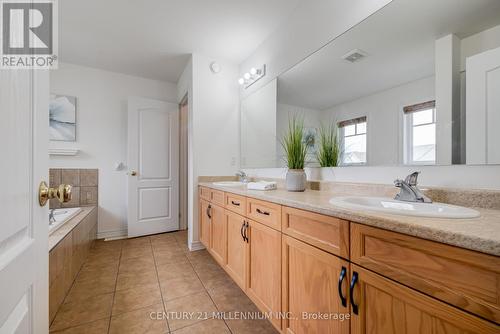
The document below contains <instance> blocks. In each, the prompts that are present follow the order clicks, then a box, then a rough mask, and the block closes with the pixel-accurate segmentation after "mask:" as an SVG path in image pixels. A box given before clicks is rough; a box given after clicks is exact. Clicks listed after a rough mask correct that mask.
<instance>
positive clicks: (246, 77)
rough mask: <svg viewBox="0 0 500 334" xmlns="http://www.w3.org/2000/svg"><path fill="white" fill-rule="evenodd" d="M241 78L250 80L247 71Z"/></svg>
mask: <svg viewBox="0 0 500 334" xmlns="http://www.w3.org/2000/svg"><path fill="white" fill-rule="evenodd" d="M243 78H245V79H246V80H250V73H248V72H247V73H245V74H244V75H243Z"/></svg>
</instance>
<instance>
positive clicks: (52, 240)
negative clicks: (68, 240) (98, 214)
mask: <svg viewBox="0 0 500 334" xmlns="http://www.w3.org/2000/svg"><path fill="white" fill-rule="evenodd" d="M94 209H96V207H95V206H87V207H82V211H80V212H79V213H78V214H77V215H76V216H74V217H73V218H71V219H70V220H68V221H67V222H66V223H64V224H63V225H62V226H61V227H59V228H58V229H57V230H55V231H54V232H53V233H51V234H49V252H50V251H51V250H52V249H53V248H54V247H55V246H57V244H58V243H59V242H61V240H62V239H64V237H65V236H67V235H68V233H70V232H71V231H72V230H73V229H74V228H75V227H76V226H77V225H78V224H79V223H80V222H81V221H82V220H83V219H84V218H85V217H87V216H88V215H89V213H91V212H92V210H94Z"/></svg>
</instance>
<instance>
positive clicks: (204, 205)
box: [199, 199, 212, 249]
mask: <svg viewBox="0 0 500 334" xmlns="http://www.w3.org/2000/svg"><path fill="white" fill-rule="evenodd" d="M199 209H200V213H199V216H200V219H199V222H200V241H201V243H202V244H203V245H204V246H205V247H206V248H207V249H210V217H211V214H210V211H211V210H212V205H210V203H209V202H208V201H206V200H204V199H201V200H200V205H199Z"/></svg>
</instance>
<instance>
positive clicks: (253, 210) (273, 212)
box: [247, 198, 281, 231]
mask: <svg viewBox="0 0 500 334" xmlns="http://www.w3.org/2000/svg"><path fill="white" fill-rule="evenodd" d="M247 217H248V218H251V219H253V220H255V221H258V222H259V223H262V224H264V225H267V226H269V227H272V228H274V229H275V230H278V231H281V205H278V204H274V203H269V202H265V201H260V200H257V199H254V198H248V199H247Z"/></svg>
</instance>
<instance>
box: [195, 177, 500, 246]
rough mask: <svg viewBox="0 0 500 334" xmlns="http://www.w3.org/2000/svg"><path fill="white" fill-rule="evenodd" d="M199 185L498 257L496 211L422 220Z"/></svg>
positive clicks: (499, 213) (296, 196)
mask: <svg viewBox="0 0 500 334" xmlns="http://www.w3.org/2000/svg"><path fill="white" fill-rule="evenodd" d="M199 185H200V186H205V187H209V188H213V189H218V190H222V191H225V192H230V193H234V194H238V195H243V196H248V197H252V198H256V199H261V200H265V201H269V202H273V203H277V204H281V205H285V206H289V207H294V208H298V209H304V210H308V211H312V212H317V213H321V214H325V215H328V216H334V217H337V218H341V219H345V220H349V221H352V222H356V223H360V224H364V225H369V226H374V227H379V228H382V229H386V230H390V231H394V232H399V233H403V234H407V235H412V236H416V237H420V238H423V239H427V240H433V241H437V242H441V243H445V244H449V245H453V246H458V247H461V248H467V249H470V250H475V251H479V252H482V253H487V254H492V255H496V256H500V210H492V209H482V208H475V209H476V210H478V211H479V212H480V213H481V217H479V218H474V219H444V218H422V217H410V216H401V215H392V214H385V213H380V212H375V211H368V210H365V211H354V210H348V209H344V208H340V207H338V206H334V205H332V204H330V203H329V200H330V199H331V198H332V197H335V196H338V195H336V194H334V193H332V192H329V191H317V190H306V191H305V192H302V193H300V192H299V193H297V192H288V191H286V190H284V189H280V188H278V189H277V190H271V191H257V190H247V189H246V188H245V187H242V186H240V187H223V186H216V185H214V184H213V183H211V182H199Z"/></svg>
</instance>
